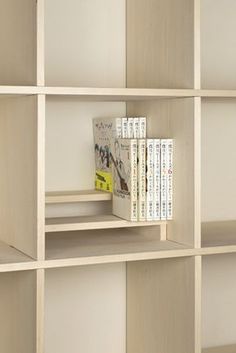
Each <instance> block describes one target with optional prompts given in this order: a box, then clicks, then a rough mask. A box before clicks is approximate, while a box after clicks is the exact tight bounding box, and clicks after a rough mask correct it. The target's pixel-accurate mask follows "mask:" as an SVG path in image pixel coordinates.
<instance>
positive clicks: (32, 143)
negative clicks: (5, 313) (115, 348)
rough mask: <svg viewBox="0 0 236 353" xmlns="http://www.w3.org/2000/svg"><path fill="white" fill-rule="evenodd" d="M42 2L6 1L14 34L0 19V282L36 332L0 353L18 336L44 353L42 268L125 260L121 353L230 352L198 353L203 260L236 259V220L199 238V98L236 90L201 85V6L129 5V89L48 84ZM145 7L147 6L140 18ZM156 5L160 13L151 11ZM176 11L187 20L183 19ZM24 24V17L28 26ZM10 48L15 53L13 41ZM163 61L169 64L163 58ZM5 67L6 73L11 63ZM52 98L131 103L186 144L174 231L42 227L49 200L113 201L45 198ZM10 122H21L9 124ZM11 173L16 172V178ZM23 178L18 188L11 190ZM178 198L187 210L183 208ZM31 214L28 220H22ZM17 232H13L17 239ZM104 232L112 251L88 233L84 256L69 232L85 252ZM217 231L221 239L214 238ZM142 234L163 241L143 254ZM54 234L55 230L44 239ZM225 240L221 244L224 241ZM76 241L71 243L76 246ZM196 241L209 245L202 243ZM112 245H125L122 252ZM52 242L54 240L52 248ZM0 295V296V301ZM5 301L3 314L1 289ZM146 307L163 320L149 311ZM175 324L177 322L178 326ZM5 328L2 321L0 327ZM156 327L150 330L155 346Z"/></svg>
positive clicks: (86, 194) (119, 224) (83, 194)
mask: <svg viewBox="0 0 236 353" xmlns="http://www.w3.org/2000/svg"><path fill="white" fill-rule="evenodd" d="M45 1H47V0H37V1H33V0H23V1H22V5H21V6H18V5H17V4H18V3H19V1H18V0H12V1H11V2H9V1H8V0H4V1H3V2H2V5H1V7H2V8H3V9H5V10H6V11H7V13H8V14H10V15H11V16H12V18H14V16H15V15H16V11H20V14H25V15H24V17H22V26H21V27H20V29H21V30H20V31H19V32H18V33H17V34H16V29H17V28H15V27H14V26H13V27H12V29H10V28H9V24H8V23H7V20H6V21H0V22H1V29H2V31H1V32H3V31H4V29H5V28H8V32H7V35H8V36H9V42H10V40H11V44H9V43H8V41H6V42H4V43H3V44H2V40H1V39H0V42H1V47H2V52H4V60H3V61H2V64H0V124H1V125H0V126H2V127H3V128H5V127H6V126H8V130H7V139H6V140H4V136H5V130H4V131H3V129H0V130H1V131H2V136H1V138H0V140H2V141H4V142H3V145H1V142H0V146H4V147H5V148H6V149H7V148H8V149H9V150H10V149H11V146H10V145H11V141H14V148H15V150H13V151H12V153H10V154H9V155H8V156H7V157H6V156H4V155H3V154H1V153H0V159H2V160H3V166H4V168H6V165H7V169H6V170H7V172H6V174H5V173H4V174H3V175H2V176H1V179H0V180H1V183H0V187H1V189H0V190H3V189H4V190H5V188H6V189H7V190H8V193H5V192H4V197H3V198H2V197H1V200H0V207H1V208H6V205H7V208H8V209H11V210H12V209H13V210H14V211H13V215H12V213H8V214H6V215H5V214H4V217H3V218H0V224H1V228H3V229H4V230H5V231H4V232H3V231H1V233H0V240H1V242H0V285H1V284H2V285H4V283H7V286H9V292H10V291H11V290H12V288H13V289H14V288H16V291H17V293H18V291H19V293H20V297H19V299H20V300H21V302H22V305H23V308H24V310H25V312H26V314H27V319H28V320H29V322H33V324H34V326H33V328H34V329H31V330H32V332H31V336H30V340H29V341H30V342H28V340H27V338H25V331H24V330H25V326H24V325H23V326H22V328H20V330H19V332H17V328H15V330H14V332H13V333H14V334H13V338H12V342H13V343H12V344H13V345H12V346H6V348H5V347H4V349H5V351H4V353H16V348H15V347H16V344H17V342H18V341H19V337H18V335H19V334H22V335H23V337H24V340H23V343H22V344H23V346H22V347H23V348H22V349H24V353H45V316H46V312H45V287H46V280H45V277H46V273H47V270H49V269H57V270H58V271H60V269H62V268H69V269H71V270H72V269H73V267H79V266H81V267H83V266H92V265H93V266H99V265H102V264H103V265H105V264H111V263H122V262H125V263H126V269H127V284H128V287H127V288H128V290H127V307H128V314H127V353H132V352H134V351H135V352H137V353H139V352H140V353H143V352H144V351H146V352H147V353H154V352H155V353H183V352H187V351H188V353H201V352H204V353H208V352H209V353H217V352H218V351H219V352H222V353H223V352H224V353H226V352H227V353H228V352H229V353H230V352H233V351H235V350H236V345H233V346H227V347H220V348H217V347H216V348H209V349H202V337H201V296H202V294H201V291H202V282H201V276H202V258H203V257H204V256H209V255H217V254H218V255H220V254H230V253H236V224H235V221H224V222H211V223H207V224H203V231H201V119H202V117H201V105H202V100H203V99H205V98H208V99H213V98H224V99H226V100H227V99H235V98H236V89H235V90H234V89H206V88H205V87H204V89H203V88H202V86H201V0H192V1H190V2H189V1H188V0H181V1H180V3H178V4H177V2H176V3H175V1H174V0H158V1H156V2H155V1H151V0H149V1H148V2H146V1H145V0H127V1H126V7H127V18H126V24H127V32H126V39H127V48H126V50H127V57H126V65H127V77H126V86H127V88H124V87H118V88H117V87H79V86H76V87H75V86H73V85H72V86H71V87H68V86H63V85H61V86H52V85H50V86H48V85H46V84H45V82H46V81H47V79H45V72H46V67H45V66H46V63H45V52H46V48H45V47H46V44H45V36H47V33H46V31H45V8H46V7H45ZM9 4H10V5H9ZM146 6H147V8H146ZM173 6H174V8H173ZM171 7H172V10H171V11H170V9H171ZM144 8H146V10H145V11H144ZM159 8H160V9H161V11H158V9H159ZM134 10H135V11H134ZM0 13H1V11H0ZM163 13H165V16H167V18H168V20H169V21H170V20H171V22H172V24H171V26H169V27H168V31H167V32H168V33H166V32H165V30H166V28H165V27H164V25H163V21H162V20H161V17H162V16H163ZM183 13H184V14H185V16H187V18H188V21H183V22H181V16H182V14H183ZM27 16H28V17H29V18H30V21H28V20H27V18H28V17H27ZM154 17H155V19H156V22H155V21H154ZM140 19H142V21H141V20H140ZM145 19H146V20H145ZM147 19H149V20H150V21H151V22H152V23H154V25H155V26H154V28H153V27H152V28H151V27H149V26H146V27H145V26H143V24H145V23H146V22H147ZM145 21H146V22H145ZM152 31H153V33H156V35H157V38H156V40H157V43H158V45H157V46H154V45H152V43H153V33H152ZM183 34H185V35H184V36H183ZM137 36H139V37H140V43H142V45H139V46H138V45H137ZM162 38H164V40H162ZM19 39H20V41H19ZM72 40H73V39H72ZM17 41H19V46H20V49H19V51H20V50H21V49H22V48H26V49H27V50H26V54H25V57H23V58H22V57H19V55H18V54H17V55H15V56H14V50H13V51H11V50H9V47H14V45H16V43H18V42H17ZM140 43H139V44H140ZM176 46H178V47H179V48H180V49H181V50H180V53H179V54H178V56H177V59H176V60H175V58H172V54H173V53H174V52H175V51H176ZM15 48H16V49H17V48H18V47H17V45H16V46H15ZM144 49H145V50H146V51H150V53H151V55H150V57H154V58H156V59H157V58H158V65H159V66H155V64H154V63H155V60H154V61H151V60H150V62H149V61H146V62H144V61H143V56H142V55H141V54H142V53H141V52H140V50H141V51H143V50H144ZM166 56H168V58H169V61H168V62H167V60H166ZM12 57H14V59H15V60H16V62H17V67H18V69H17V70H16V71H15V72H14V70H12V67H15V66H16V63H15V62H12V61H11V60H10V59H11V58H12ZM135 57H138V58H139V59H138V62H137V63H136V64H137V65H136V66H135V65H133V62H134V61H135ZM183 57H184V58H185V60H184V61H183ZM9 62H10V63H11V64H12V66H10V65H9V66H8V63H9ZM137 72H138V73H139V72H140V75H137ZM137 78H138V79H137ZM159 85H160V87H159ZM180 87H181V88H180ZM50 97H54V98H56V99H58V100H60V99H68V98H71V97H72V98H73V99H75V100H76V101H82V102H126V109H127V113H128V114H147V115H148V116H151V117H152V119H153V121H154V118H155V117H154V118H153V116H154V115H155V114H157V112H158V113H159V114H160V115H159V116H160V117H161V118H160V119H158V121H154V122H153V126H156V125H155V124H157V123H158V127H159V128H160V129H161V131H162V133H163V134H168V132H169V131H170V132H171V133H173V135H174V136H177V138H179V140H180V142H181V143H183V144H182V145H181V146H182V147H183V146H184V147H185V148H187V146H188V147H189V146H190V148H189V151H190V152H189V155H187V156H185V157H184V158H183V156H182V154H181V151H180V152H179V153H178V154H177V160H176V164H177V165H179V166H181V170H182V176H183V177H184V176H187V179H189V180H191V181H192V182H191V183H190V184H189V185H188V184H187V179H186V183H185V185H182V184H181V182H180V180H177V181H176V185H178V187H177V190H176V194H177V196H176V198H177V201H178V202H177V204H176V207H178V222H177V224H176V222H172V223H171V222H144V223H143V224H141V223H140V224H135V225H134V224H131V222H126V221H123V220H118V219H112V220H111V219H106V218H103V219H102V221H101V219H96V218H95V217H90V218H89V220H86V221H81V219H76V220H75V219H73V220H68V218H67V219H65V220H64V221H63V220H62V219H60V221H59V222H56V221H55V219H54V220H49V221H46V223H45V204H46V205H55V204H62V205H64V204H68V203H88V202H92V203H94V202H96V203H99V202H110V201H111V196H110V195H109V194H103V193H99V192H94V191H93V190H83V191H81V190H75V191H71V190H70V191H66V190H64V191H53V192H46V193H45V188H46V187H45V172H46V171H45V153H46V152H45V130H46V120H47V117H46V104H47V98H50ZM188 106H189V107H188ZM16 114H17V115H18V117H19V118H20V119H21V121H20V122H19V121H18V123H17V122H15V121H14V118H15V115H16ZM163 116H164V118H163ZM167 119H168V124H167ZM8 124H9V125H8ZM180 127H181V129H180ZM180 130H181V131H180ZM181 132H182V134H181ZM28 133H30V134H33V137H34V138H32V139H28V138H27V137H28ZM5 141H6V142H5ZM22 141H24V144H22ZM7 143H8V145H7ZM22 146H23V147H22ZM21 147H22V149H21ZM29 151H30V152H29ZM27 153H29V157H28V158H27V161H30V162H29V163H28V165H27V170H28V171H29V173H28V172H27V173H25V174H24V169H23V168H25V166H23V165H22V166H21V165H20V164H19V163H18V164H17V161H18V162H19V160H23V155H24V154H27ZM16 166H17V170H18V174H17V175H15V173H14V168H15V167H16ZM188 169H189V170H190V171H189V170H188ZM23 174H24V177H23V176H22V175H23ZM9 175H10V176H11V178H9ZM19 175H20V180H21V185H20V184H19V183H18V177H19ZM180 177H181V175H180V176H179V178H180ZM6 185H7V186H6ZM186 185H187V186H186ZM10 189H14V191H15V192H14V193H13V194H12V193H11V192H10V191H9V190H10ZM183 194H184V195H185V198H184V204H185V205H183V204H181V203H182V202H183V200H182V199H181V197H182V195H183ZM32 210H33V211H32ZM31 211H32V212H31ZM29 214H30V217H28V215H29ZM19 220H20V221H19ZM19 225H20V226H19ZM12 227H13V228H14V229H17V230H18V231H17V232H16V231H15V232H14V231H12ZM20 227H21V228H20ZM117 228H124V229H125V232H127V239H130V237H131V235H132V232H136V237H137V240H135V242H134V245H133V247H134V248H133V249H131V248H130V240H129V244H128V243H127V245H126V243H125V240H124V237H122V236H121V235H119V233H118V232H117V233H115V231H116V229H117ZM101 229H102V230H103V232H104V239H108V240H109V242H110V244H109V246H110V250H109V247H108V248H106V249H105V250H101V248H100V247H99V246H98V245H97V244H96V240H95V236H94V235H92V236H91V243H90V244H89V245H87V248H86V251H87V252H86V251H85V250H83V246H81V243H76V245H75V247H77V249H78V250H77V253H76V251H74V250H73V249H72V248H71V247H70V244H69V241H70V239H72V238H73V237H71V236H70V231H74V232H75V231H76V232H77V233H78V237H79V238H80V239H82V240H81V242H82V245H83V241H84V242H85V243H86V240H85V239H86V234H87V233H86V232H87V231H89V230H90V231H91V230H92V231H93V232H94V233H96V232H99V231H100V232H101ZM219 229H220V232H218V233H217V230H219ZM149 231H150V234H158V237H159V238H158V239H157V240H156V239H154V240H153V239H151V240H150V243H148V244H149V245H148V246H146V245H147V243H146V244H144V245H143V246H142V244H141V245H140V239H142V237H144V236H145V234H146V233H147V232H149ZM50 232H52V234H49V233H50ZM113 232H114V234H116V238H115V239H114V236H112V234H113ZM145 232H146V233H145ZM46 233H47V234H46ZM53 233H56V234H53ZM57 233H60V234H59V237H58V239H60V241H58V240H57ZM216 233H217V234H216ZM12 234H13V235H12ZM225 234H226V240H225V239H224V241H222V238H223V237H225ZM227 235H228V238H227ZM105 236H106V237H107V238H105ZM75 237H76V235H75V236H74V238H73V239H75ZM201 237H204V239H203V240H202V241H201ZM117 239H118V240H120V243H119V244H118V245H117V243H116V242H117ZM73 241H74V240H73ZM93 241H94V244H93ZM104 241H106V240H104ZM47 244H49V248H48V249H47ZM73 244H74V243H73ZM135 249H136V250H135ZM147 273H148V276H147ZM1 276H3V277H2V278H3V282H1ZM168 276H170V277H171V278H173V279H174V278H177V279H178V281H179V287H178V291H177V292H175V286H174V284H173V283H172V284H171V283H167V282H166V278H167V277H168ZM156 277H158V278H159V282H158V281H155V278H156ZM28 281H30V284H31V285H32V288H31V290H28V288H29V287H30V285H29V282H28ZM153 290H154V293H157V295H158V298H160V302H157V301H156V298H155V296H153V293H152V291H153ZM24 291H26V292H24ZM137 293H138V295H137V296H136V294H137ZM148 293H150V294H152V295H150V301H148V302H147V301H146V300H145V297H146V295H147V294H148ZM24 294H25V295H26V298H28V299H27V300H28V301H29V303H30V306H31V308H32V307H33V308H34V311H33V314H30V313H29V311H27V303H26V298H23V296H24ZM0 298H2V297H1V293H0ZM3 300H4V301H5V302H7V304H8V307H9V299H8V298H7V297H6V293H4V296H3ZM12 301H13V302H14V305H13V307H12V308H11V310H10V311H12V313H11V315H10V319H9V320H11V319H12V318H14V315H15V317H16V318H15V320H16V321H17V322H18V324H19V322H20V321H19V320H21V319H22V312H20V313H19V312H18V311H17V310H18V309H17V306H16V303H15V299H14V298H13V299H12ZM169 302H171V303H172V305H171V308H172V309H169V304H168V303H169ZM139 305H141V306H142V310H143V312H139V310H138V309H137V308H138V306H139ZM176 305H179V306H180V308H181V309H182V310H184V308H186V306H187V308H188V309H189V310H188V315H187V316H185V317H184V318H183V317H181V313H180V312H179V311H178V308H177V307H176ZM153 310H154V311H155V312H157V313H158V315H159V316H153V315H151V314H152V311H153ZM173 312H174V313H175V319H176V322H175V323H174V325H173V327H171V328H169V327H168V323H169V322H171V317H172V315H173ZM148 315H150V320H148V321H147V325H146V327H143V326H142V325H140V322H142V321H145V320H146V318H147V316H148ZM30 320H31V321H30ZM162 322H163V323H164V324H162ZM179 323H181V325H180V327H179V328H178V329H177V327H178V325H179ZM3 324H4V323H3V320H2V319H1V320H0V326H2V325H3ZM153 327H154V328H156V329H157V336H158V339H159V342H158V343H157V339H156V337H155V336H154V333H153ZM168 330H169V331H168ZM147 331H148V332H147ZM167 331H168V332H167ZM144 332H145V333H144ZM137 335H138V339H137ZM163 337H164V338H163ZM166 337H169V339H171V343H170V344H169V345H168V344H166V340H165V338H166ZM180 338H181V340H180ZM0 341H1V340H0ZM235 341H236V337H235ZM32 345H34V352H32Z"/></svg>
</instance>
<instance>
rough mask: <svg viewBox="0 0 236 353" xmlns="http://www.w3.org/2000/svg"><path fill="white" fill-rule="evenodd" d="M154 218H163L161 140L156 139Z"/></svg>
mask: <svg viewBox="0 0 236 353" xmlns="http://www.w3.org/2000/svg"><path fill="white" fill-rule="evenodd" d="M153 151H154V157H153V169H154V180H153V184H154V186H153V190H154V191H153V198H154V200H153V220H155V221H158V220H160V219H161V140H160V139H154V143H153Z"/></svg>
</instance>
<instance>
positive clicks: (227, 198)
mask: <svg viewBox="0 0 236 353" xmlns="http://www.w3.org/2000/svg"><path fill="white" fill-rule="evenodd" d="M235 115H236V100H235V99H211V100H210V99H203V104H202V220H203V221H204V222H208V221H222V220H228V221H231V220H234V219H236V208H235V200H236V188H235V185H236V164H235V160H236V141H235V129H236V120H235ZM226 156H227V157H226ZM225 158H226V166H224V163H223V161H224V160H225Z"/></svg>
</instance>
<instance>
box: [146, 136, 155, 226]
mask: <svg viewBox="0 0 236 353" xmlns="http://www.w3.org/2000/svg"><path fill="white" fill-rule="evenodd" d="M146 143H147V146H146V151H147V153H146V219H147V221H152V220H153V191H154V190H153V181H154V178H153V157H154V155H153V139H147V140H146Z"/></svg>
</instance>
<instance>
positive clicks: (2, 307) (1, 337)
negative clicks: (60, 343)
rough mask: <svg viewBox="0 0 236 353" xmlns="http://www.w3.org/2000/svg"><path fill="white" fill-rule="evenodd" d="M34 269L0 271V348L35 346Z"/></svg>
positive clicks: (13, 351) (27, 350)
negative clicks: (0, 272)
mask: <svg viewBox="0 0 236 353" xmlns="http://www.w3.org/2000/svg"><path fill="white" fill-rule="evenodd" d="M35 293H36V281H35V273H34V272H31V271H26V272H12V273H4V274H1V275H0V316H1V320H0V351H1V352H4V353H19V352H24V353H33V352H35V349H36V335H35V333H36V329H35V325H36V300H35V298H36V295H35Z"/></svg>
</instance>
